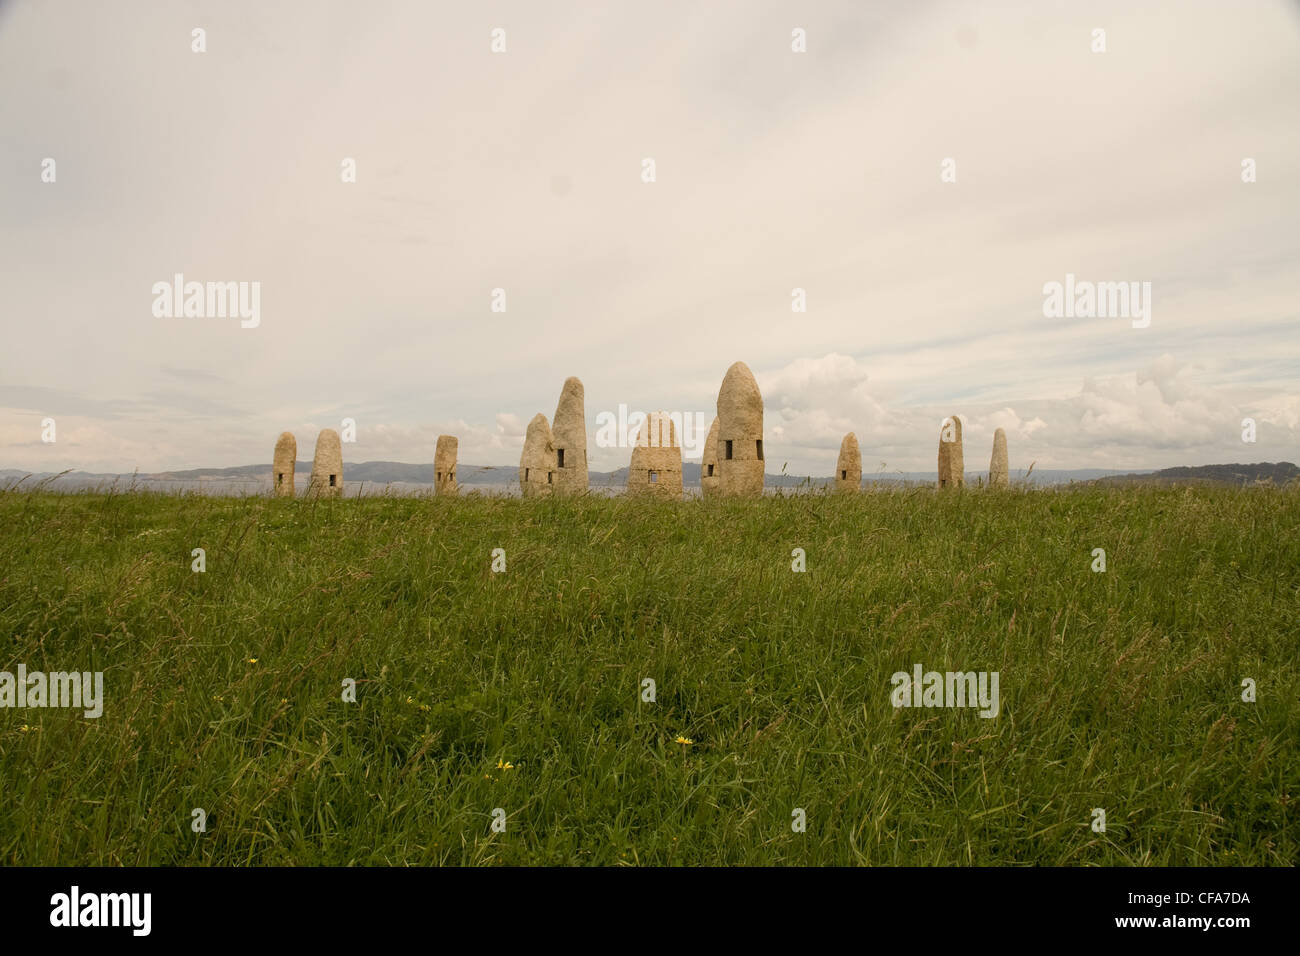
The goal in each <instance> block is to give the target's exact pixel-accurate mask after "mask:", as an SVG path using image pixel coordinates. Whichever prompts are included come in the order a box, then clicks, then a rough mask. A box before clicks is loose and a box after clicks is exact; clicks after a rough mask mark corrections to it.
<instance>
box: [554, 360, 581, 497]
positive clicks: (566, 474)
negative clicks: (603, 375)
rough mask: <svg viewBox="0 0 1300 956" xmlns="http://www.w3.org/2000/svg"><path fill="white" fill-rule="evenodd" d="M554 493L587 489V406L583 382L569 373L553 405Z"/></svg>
mask: <svg viewBox="0 0 1300 956" xmlns="http://www.w3.org/2000/svg"><path fill="white" fill-rule="evenodd" d="M551 432H552V437H554V439H555V493H556V494H558V495H581V494H584V493H585V492H586V491H587V488H588V478H587V409H586V404H585V395H584V392H583V388H582V382H580V381H579V380H578V379H577V378H574V377H573V376H570V377H569V378H566V379H565V380H564V387H563V388H562V389H561V390H560V403H559V404H558V405H556V406H555V427H554V428H553V429H552V430H551Z"/></svg>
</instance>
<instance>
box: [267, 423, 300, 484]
mask: <svg viewBox="0 0 1300 956" xmlns="http://www.w3.org/2000/svg"><path fill="white" fill-rule="evenodd" d="M297 463H298V440H297V439H296V438H294V437H293V433H292V432H280V437H279V438H277V439H276V440H275V457H274V459H273V460H272V463H271V482H272V486H271V487H272V490H271V494H272V495H274V496H275V497H277V498H292V497H293V469H294V466H295V465H297Z"/></svg>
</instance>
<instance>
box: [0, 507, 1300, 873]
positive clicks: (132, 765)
mask: <svg viewBox="0 0 1300 956" xmlns="http://www.w3.org/2000/svg"><path fill="white" fill-rule="evenodd" d="M195 548H203V549H204V550H205V553H206V554H205V561H206V570H205V571H204V572H203V573H196V572H194V571H193V570H191V566H192V562H193V561H194V558H193V557H192V551H193V549H195ZM494 548H502V549H504V550H505V560H506V570H505V571H504V572H501V573H493V572H492V570H491V563H492V558H491V552H492V550H493V549H494ZM795 548H802V549H804V551H805V552H806V561H807V570H806V571H805V572H803V573H795V572H794V571H792V570H791V563H792V557H791V552H792V551H793V549H795ZM1094 548H1104V549H1105V552H1106V563H1107V570H1106V571H1105V573H1095V572H1094V571H1093V570H1092V564H1093V560H1094V559H1093V556H1092V551H1093V549H1094ZM0 634H3V639H4V642H5V644H4V652H3V655H0V658H2V659H0V669H3V670H6V671H9V672H15V671H16V669H17V666H18V665H19V664H20V663H21V664H25V665H26V668H27V670H28V671H29V672H30V671H47V672H50V671H70V670H79V671H97V670H98V671H103V672H104V674H105V677H104V680H105V698H106V700H105V704H104V713H103V716H102V717H100V718H98V719H87V718H85V717H84V716H83V715H82V713H81V711H80V710H75V711H74V710H67V709H40V710H38V709H16V708H15V709H4V710H0V774H2V777H0V779H3V782H4V790H5V793H4V799H3V801H0V841H2V842H0V862H3V863H5V864H101V865H117V864H127V865H137V864H223V865H229V864H259V865H260V864H277V865H278V864H607V865H621V864H627V865H634V864H860V863H862V864H886V865H888V864H921V865H930V864H958V865H961V864H1041V865H1060V864H1063V865H1096V864H1101V865H1125V864H1141V865H1147V864H1172V865H1181V864H1226V865H1244V864H1252V865H1253V864H1265V865H1279V864H1285V865H1293V864H1295V863H1296V862H1297V859H1298V858H1300V852H1298V851H1300V834H1298V832H1297V809H1296V808H1297V803H1298V802H1300V754H1298V753H1297V741H1298V740H1300V493H1298V492H1297V491H1295V490H1290V491H1286V490H1270V489H1261V490H1250V491H1231V490H1222V491H1220V490H1202V489H1197V490H1181V489H1160V490H1146V489H1123V490H1116V491H1101V490H1097V489H1088V488H1081V489H1077V490H1076V489H1070V490H1059V491H1032V492H1026V491H1010V492H1005V493H989V492H980V491H975V490H968V491H965V492H958V493H943V494H937V493H935V492H933V491H930V490H919V491H911V492H897V491H894V492H879V493H873V494H863V495H860V496H857V497H855V498H835V497H828V496H823V495H798V496H790V497H784V498H781V497H778V498H771V499H768V500H765V501H762V502H715V501H707V502H702V501H690V502H680V503H647V502H636V501H630V500H626V499H620V498H615V499H593V500H581V501H546V500H543V501H535V500H530V501H523V500H520V499H508V498H479V497H468V498H461V499H459V500H447V499H432V498H424V499H420V498H395V497H376V498H363V499H359V500H345V501H325V502H317V503H308V502H304V501H276V500H271V499H267V498H243V499H238V498H215V497H198V496H187V497H172V496H161V495H152V494H70V495H60V494H50V493H42V492H34V493H15V492H8V493H3V494H0ZM916 664H921V665H923V666H924V668H925V669H927V670H939V671H948V670H961V671H997V672H998V673H999V675H1000V696H1001V702H1000V703H1001V708H1000V712H999V713H998V715H997V716H996V717H994V718H991V719H984V718H981V717H979V716H978V715H977V714H976V712H975V711H974V710H969V709H967V710H962V709H946V708H931V709H924V708H922V709H915V708H902V709H895V708H894V707H893V706H892V705H891V702H890V692H891V690H892V686H891V683H890V677H891V675H892V674H893V673H894V672H896V671H908V672H910V671H911V670H912V669H913V667H914V666H915V665H916ZM345 678H351V679H354V680H355V681H356V702H355V703H350V702H345V701H344V700H343V699H342V697H343V682H344V679H345ZM646 678H650V679H653V680H654V682H655V691H656V699H655V701H654V702H653V703H648V702H644V701H643V700H642V681H643V680H644V679H646ZM1245 678H1251V679H1253V680H1254V681H1255V682H1256V683H1257V688H1258V690H1257V693H1258V699H1257V700H1256V701H1255V702H1254V703H1247V702H1244V701H1243V700H1242V681H1243V679H1245ZM679 738H683V739H688V740H690V741H691V743H689V744H687V743H679V742H678V739H679ZM507 765H509V766H507ZM194 808H203V809H204V810H205V812H206V814H207V823H206V832H202V833H196V832H194V830H193V829H192V815H191V811H192V810H193V809H194ZM495 808H501V809H502V810H504V811H505V814H506V827H505V831H504V832H493V831H492V829H491V827H490V824H491V823H492V821H493V810H494V809H495ZM796 808H802V809H803V810H804V811H805V813H806V819H807V829H806V832H802V833H800V832H794V830H793V829H792V825H791V824H792V819H793V816H792V815H793V813H794V810H795V809H796ZM1094 808H1101V809H1104V810H1105V813H1106V829H1105V832H1104V833H1099V832H1094V830H1093V828H1092V823H1093V819H1094V816H1093V810H1094Z"/></svg>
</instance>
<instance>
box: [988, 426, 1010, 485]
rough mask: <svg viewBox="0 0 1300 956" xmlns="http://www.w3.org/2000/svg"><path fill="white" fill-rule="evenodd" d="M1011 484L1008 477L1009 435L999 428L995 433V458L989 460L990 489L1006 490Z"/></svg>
mask: <svg viewBox="0 0 1300 956" xmlns="http://www.w3.org/2000/svg"><path fill="white" fill-rule="evenodd" d="M1010 484H1011V480H1010V479H1009V478H1008V477H1007V433H1006V431H1005V430H1003V429H1001V428H999V429H998V430H997V431H995V432H994V433H993V457H992V458H991V459H989V487H990V488H1006V487H1008V486H1009V485H1010Z"/></svg>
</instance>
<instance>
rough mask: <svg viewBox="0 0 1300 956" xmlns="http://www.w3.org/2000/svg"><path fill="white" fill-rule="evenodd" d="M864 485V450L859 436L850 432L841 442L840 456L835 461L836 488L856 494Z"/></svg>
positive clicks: (839, 490)
mask: <svg viewBox="0 0 1300 956" xmlns="http://www.w3.org/2000/svg"><path fill="white" fill-rule="evenodd" d="M861 487H862V452H860V451H859V450H858V436H857V435H855V434H853V432H849V433H848V434H847V435H845V436H844V440H843V441H842V442H840V457H839V459H838V460H837V461H836V462H835V490H836V491H838V492H842V493H847V494H855V493H856V492H857V490H858V489H859V488H861Z"/></svg>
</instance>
